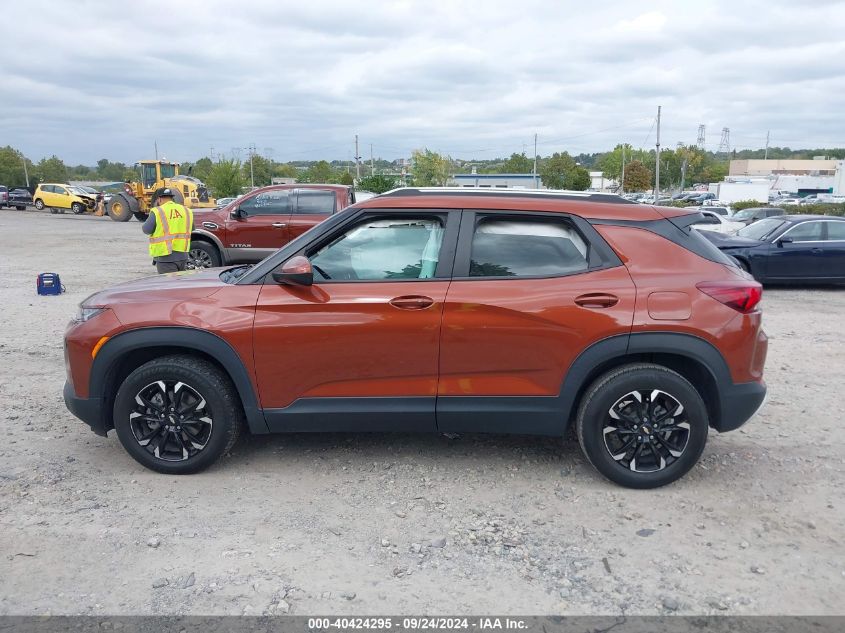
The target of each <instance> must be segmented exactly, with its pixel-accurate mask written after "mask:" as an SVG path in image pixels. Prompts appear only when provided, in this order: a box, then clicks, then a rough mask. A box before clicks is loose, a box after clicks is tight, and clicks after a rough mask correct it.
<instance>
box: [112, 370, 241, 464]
mask: <svg viewBox="0 0 845 633" xmlns="http://www.w3.org/2000/svg"><path fill="white" fill-rule="evenodd" d="M243 420H244V416H243V410H242V408H241V404H240V399H239V398H238V395H237V393H236V392H235V388H234V386H233V385H232V383H231V381H230V380H229V377H228V376H226V375H225V374H224V373H223V372H222V371H221V370H220V369H218V368H217V367H216V366H215V365H213V364H211V363H209V362H208V361H205V360H202V359H198V358H194V357H191V356H166V357H164V358H157V359H155V360H152V361H150V362H148V363H146V364H144V365H141V366H140V367H139V368H137V369H136V370H135V371H133V372H132V373H131V374H129V376H128V377H127V378H126V380H124V381H123V384H122V385H121V386H120V388H119V389H118V392H117V395H116V396H115V404H114V428H115V430H116V431H117V436H118V438H119V439H120V442H121V443H122V444H123V447H124V448H125V449H126V450H127V452H128V453H129V454H130V455H131V456H132V457H133V458H134V459H135V460H136V461H138V462H139V463H141V464H142V465H144V466H146V467H147V468H150V469H152V470H155V471H158V472H160V473H167V474H171V475H181V474H188V473H195V472H197V471H200V470H202V469H204V468H207V467H208V466H210V465H211V464H212V463H213V462H214V461H216V460H217V459H218V458H219V457H220V456H221V455H224V454H225V453H227V452H228V451H229V450H231V448H232V446H234V444H235V441H237V439H238V435H239V433H240V430H241V428H242V426H243Z"/></svg>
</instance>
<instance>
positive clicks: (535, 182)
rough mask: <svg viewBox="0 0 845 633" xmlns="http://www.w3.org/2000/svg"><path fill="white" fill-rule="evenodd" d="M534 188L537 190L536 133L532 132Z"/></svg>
mask: <svg viewBox="0 0 845 633" xmlns="http://www.w3.org/2000/svg"><path fill="white" fill-rule="evenodd" d="M533 174H534V188H535V189H537V188H538V187H537V132H534V171H533Z"/></svg>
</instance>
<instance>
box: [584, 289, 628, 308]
mask: <svg viewBox="0 0 845 633" xmlns="http://www.w3.org/2000/svg"><path fill="white" fill-rule="evenodd" d="M575 303H576V304H578V305H579V306H581V307H582V308H612V307H613V306H615V305H616V304H617V303H619V297H617V296H616V295H609V294H605V293H603V292H589V293H587V294H585V295H579V296H577V297H575Z"/></svg>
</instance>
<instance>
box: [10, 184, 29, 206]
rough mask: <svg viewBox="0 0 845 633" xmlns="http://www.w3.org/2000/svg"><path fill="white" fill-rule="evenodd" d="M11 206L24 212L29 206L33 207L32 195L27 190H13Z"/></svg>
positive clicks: (11, 192)
mask: <svg viewBox="0 0 845 633" xmlns="http://www.w3.org/2000/svg"><path fill="white" fill-rule="evenodd" d="M9 206H10V207H15V208H16V209H17V210H18V211H23V210H24V209H26V208H27V207H28V206H32V194H31V193H29V192H28V191H27V190H26V189H12V190H11V191H10V192H9Z"/></svg>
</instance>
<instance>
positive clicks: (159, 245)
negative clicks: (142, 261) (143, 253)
mask: <svg viewBox="0 0 845 633" xmlns="http://www.w3.org/2000/svg"><path fill="white" fill-rule="evenodd" d="M150 213H154V214H155V217H156V229H155V231H153V234H152V235H150V257H164V256H165V255H170V254H171V253H173V251H177V252H181V253H187V252H188V251H189V250H190V248H191V230H193V228H194V212H193V211H191V210H190V209H188V208H187V207H183V206H182V205H181V204H177V203H175V202H165V203H164V204H162V205H160V206H158V207H153V208H152V209H150Z"/></svg>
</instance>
